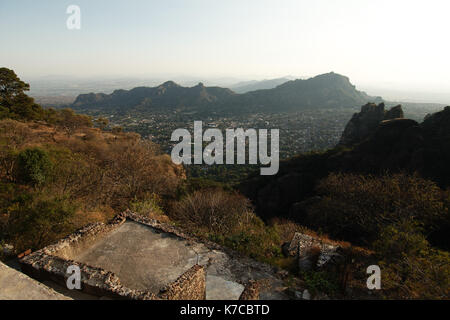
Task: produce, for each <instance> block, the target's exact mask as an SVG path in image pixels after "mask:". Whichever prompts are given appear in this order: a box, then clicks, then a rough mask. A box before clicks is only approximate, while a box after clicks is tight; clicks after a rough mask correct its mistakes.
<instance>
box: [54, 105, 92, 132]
mask: <svg viewBox="0 0 450 320" xmlns="http://www.w3.org/2000/svg"><path fill="white" fill-rule="evenodd" d="M56 124H57V125H58V126H60V127H62V128H63V129H64V130H65V131H66V133H67V136H70V135H72V134H73V133H74V132H75V131H76V130H77V129H79V128H86V127H92V120H91V117H89V116H86V115H82V114H76V113H75V112H74V111H73V110H72V109H70V108H67V109H62V110H60V111H59V112H58V114H57V120H56Z"/></svg>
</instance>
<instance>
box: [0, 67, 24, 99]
mask: <svg viewBox="0 0 450 320" xmlns="http://www.w3.org/2000/svg"><path fill="white" fill-rule="evenodd" d="M28 90H30V85H29V84H28V83H25V82H23V81H22V80H20V79H19V77H18V76H17V75H16V73H15V72H14V71H13V70H11V69H8V68H0V99H1V100H0V101H5V100H8V99H11V98H14V97H17V96H19V95H21V94H23V93H24V91H28Z"/></svg>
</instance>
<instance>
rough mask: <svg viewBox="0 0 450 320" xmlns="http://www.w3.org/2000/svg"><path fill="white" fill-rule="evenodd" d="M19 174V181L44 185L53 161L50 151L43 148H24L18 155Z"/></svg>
mask: <svg viewBox="0 0 450 320" xmlns="http://www.w3.org/2000/svg"><path fill="white" fill-rule="evenodd" d="M17 159H18V160H17V167H18V168H17V171H18V172H17V175H18V178H19V181H21V182H24V183H31V184H32V185H42V184H44V183H45V182H46V180H47V179H48V175H49V174H50V172H51V170H52V163H51V161H50V158H49V156H48V153H47V152H46V151H44V150H43V149H41V148H30V149H25V150H22V151H21V152H20V153H19V154H18V156H17Z"/></svg>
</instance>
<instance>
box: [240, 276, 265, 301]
mask: <svg viewBox="0 0 450 320" xmlns="http://www.w3.org/2000/svg"><path fill="white" fill-rule="evenodd" d="M259 290H260V284H259V282H258V281H255V280H249V282H248V283H247V285H246V286H245V288H244V291H242V293H241V295H240V297H239V300H259Z"/></svg>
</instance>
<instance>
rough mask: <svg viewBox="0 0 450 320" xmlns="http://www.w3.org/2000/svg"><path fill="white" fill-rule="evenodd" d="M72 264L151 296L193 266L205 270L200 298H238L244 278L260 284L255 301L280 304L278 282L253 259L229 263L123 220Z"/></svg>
mask: <svg viewBox="0 0 450 320" xmlns="http://www.w3.org/2000/svg"><path fill="white" fill-rule="evenodd" d="M71 258H72V259H73V260H76V261H80V262H83V263H86V264H88V265H91V266H95V267H101V268H103V269H105V270H108V271H112V272H114V273H115V274H116V275H117V276H118V277H119V278H120V281H121V283H122V284H123V285H125V286H127V287H129V288H132V289H138V290H148V291H150V292H153V293H157V292H159V290H160V289H161V288H162V287H164V286H166V285H168V284H169V283H170V282H172V281H174V280H176V279H177V277H178V276H179V275H181V274H182V273H183V272H185V271H187V270H188V269H189V268H190V267H192V266H193V265H194V264H196V263H199V264H201V265H204V266H205V267H206V274H207V277H206V297H207V299H211V300H222V299H230V300H234V299H238V298H239V296H240V294H241V293H242V291H243V289H244V286H243V284H245V283H246V282H247V281H248V280H249V279H264V280H265V282H266V283H267V285H266V286H265V287H264V288H263V289H262V291H261V299H285V298H286V296H285V295H284V294H283V293H282V292H281V291H282V290H280V288H282V287H283V284H282V281H281V280H279V279H278V278H276V277H274V275H273V274H272V273H271V271H270V270H261V268H260V264H258V263H256V262H254V261H253V260H250V259H246V258H242V259H237V258H231V257H230V256H229V255H228V254H226V253H225V252H222V251H218V250H211V249H209V248H208V247H206V246H205V245H204V244H203V243H199V242H193V241H189V240H186V239H182V238H179V237H177V236H175V235H171V234H168V233H163V232H160V231H159V230H157V229H154V228H151V227H148V226H145V225H143V224H140V223H137V222H133V221H126V222H125V223H124V224H123V225H121V226H120V227H119V228H117V229H115V230H113V231H111V232H110V233H109V234H107V235H106V236H105V237H104V238H102V239H100V240H99V241H97V242H95V243H94V244H93V245H92V246H91V247H89V248H87V249H86V250H84V251H83V252H82V253H81V254H79V255H77V256H74V257H71Z"/></svg>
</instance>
